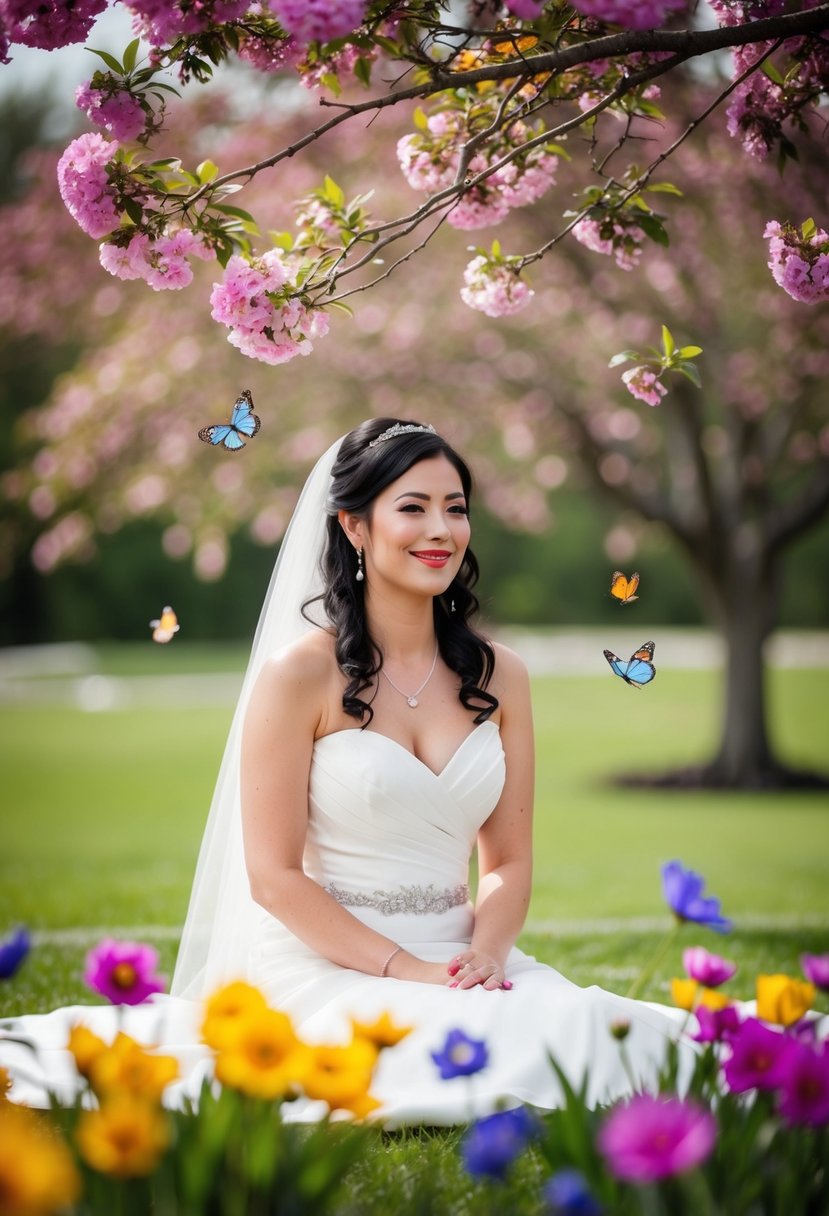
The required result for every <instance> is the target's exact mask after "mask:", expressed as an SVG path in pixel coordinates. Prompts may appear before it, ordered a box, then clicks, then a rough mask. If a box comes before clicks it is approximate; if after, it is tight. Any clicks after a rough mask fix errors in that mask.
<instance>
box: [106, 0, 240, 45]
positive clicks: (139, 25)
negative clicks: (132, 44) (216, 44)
mask: <svg viewBox="0 0 829 1216" xmlns="http://www.w3.org/2000/svg"><path fill="white" fill-rule="evenodd" d="M127 7H128V8H129V9H130V11H131V12H132V13H133V15H134V17H135V21H134V23H133V26H134V29H135V31H136V33H137V34H140V35H141V36H143V37H144V38H146V39H147V40H148V41H150V42H152V43H154V44H155V45H156V46H165V45H168V44H169V43H171V42H175V41H176V39H177V38H181V37H182V35H188V34H190V35H192V34H201V33H203V32H204V31H205V30H206V29H208V28H209V27H210V26H211V25H224V24H225V22H227V21H238V20H239V18H240V17H243V16H244V14H245V13H246V12H247V10H248V8H249V7H250V0H179V3H171V0H128V4H127Z"/></svg>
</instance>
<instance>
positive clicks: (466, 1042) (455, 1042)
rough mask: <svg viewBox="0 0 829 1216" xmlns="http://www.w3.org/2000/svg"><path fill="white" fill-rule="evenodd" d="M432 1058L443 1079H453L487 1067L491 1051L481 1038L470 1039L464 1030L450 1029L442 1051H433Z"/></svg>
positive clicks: (467, 1075)
mask: <svg viewBox="0 0 829 1216" xmlns="http://www.w3.org/2000/svg"><path fill="white" fill-rule="evenodd" d="M432 1059H433V1060H434V1061H435V1063H436V1064H437V1066H438V1068H439V1069H440V1076H441V1080H442V1081H451V1080H452V1079H453V1078H454V1077H471V1076H472V1074H473V1073H476V1072H480V1071H481V1069H482V1068H486V1065H487V1061H488V1060H489V1052H488V1051H487V1049H486V1043H484V1042H483V1041H482V1040H481V1039H470V1037H469V1035H467V1034H464V1032H463V1031H462V1030H450V1031H449V1033H448V1034H447V1036H446V1042H445V1043H444V1044H443V1049H442V1051H433V1052H432Z"/></svg>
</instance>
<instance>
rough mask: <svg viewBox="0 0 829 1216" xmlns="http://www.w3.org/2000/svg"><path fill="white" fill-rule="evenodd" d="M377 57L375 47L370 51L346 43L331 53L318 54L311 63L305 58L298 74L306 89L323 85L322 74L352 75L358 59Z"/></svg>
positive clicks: (340, 78) (340, 76) (341, 76)
mask: <svg viewBox="0 0 829 1216" xmlns="http://www.w3.org/2000/svg"><path fill="white" fill-rule="evenodd" d="M376 58H377V49H376V47H375V48H373V49H372V50H370V51H367V50H365V49H364V48H363V47H357V46H354V45H353V44H352V43H348V44H347V45H346V46H344V47H343V48H342V50H340V51H335V52H334V54H333V55H325V56H320V57H319V58H318V59H315V60H314V62H313V63H311V62H309V61H308V60H306V61H305V62H304V63H301V64H300V65H299V76H300V80H301V81H302V83H303V84H304V85H305V87H306V89H318V88H321V87H324V81H323V77H324V76H336V77H337V79H338V80H342V79H343V78H344V77H348V76H351V75H353V73H354V67H355V65H356V63H357V61H358V60H359V59H369V60H373V59H376Z"/></svg>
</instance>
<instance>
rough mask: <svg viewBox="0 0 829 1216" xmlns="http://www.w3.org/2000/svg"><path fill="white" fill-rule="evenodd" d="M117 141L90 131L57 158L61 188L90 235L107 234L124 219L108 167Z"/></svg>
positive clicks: (65, 200) (61, 191) (71, 211)
mask: <svg viewBox="0 0 829 1216" xmlns="http://www.w3.org/2000/svg"><path fill="white" fill-rule="evenodd" d="M117 151H118V144H117V143H112V142H110V141H109V140H106V139H104V137H103V135H98V134H96V133H94V132H89V133H88V134H86V135H80V136H79V137H78V138H77V139H73V140H72V142H71V144H70V145H69V147H68V148H67V149H66V151H65V152H64V153H63V155H62V156H61V158H60V160H59V161H58V188H59V190H60V196H61V198H62V199H63V201H64V203H65V205H66V209H67V210H68V212H69V214H70V215H71V216H72V218H73V219H74V220H75V221H76V222H77V223H78V224H79V225H80V227H81V228H83V230H84V232H86V233H88V234H89V236H91V237H95V238H97V237H101V236H107V235H108V234H109V233H110V232H112V231H113V230H114V229H115V228H117V227H118V225H119V223H120V222H121V217H120V216H119V214H118V211H117V209H116V206H115V199H116V195H115V191H114V190H113V189H112V187H111V185H110V179H109V171H108V166H109V164H110V162H111V161H112V158H113V157H114V156H115V153H116V152H117Z"/></svg>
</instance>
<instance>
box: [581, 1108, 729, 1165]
mask: <svg viewBox="0 0 829 1216" xmlns="http://www.w3.org/2000/svg"><path fill="white" fill-rule="evenodd" d="M716 1136H717V1124H716V1122H715V1120H714V1116H713V1115H712V1114H711V1113H710V1111H707V1110H704V1109H703V1108H702V1107H701V1106H700V1105H698V1103H696V1102H694V1101H692V1100H691V1099H687V1100H685V1101H683V1100H682V1099H681V1098H673V1097H667V1096H665V1095H660V1096H659V1097H655V1096H653V1095H651V1094H636V1095H635V1096H634V1097H633V1098H631V1099H630V1101H629V1102H625V1103H623V1104H622V1105H620V1106H616V1107H614V1109H613V1110H612V1111H611V1112H610V1114H609V1115H608V1117H607V1118H606V1119H605V1121H604V1123H603V1124H602V1127H601V1129H600V1131H599V1139H598V1145H599V1150H600V1152H601V1154H602V1156H603V1157H604V1158H605V1160H606V1161H607V1164H608V1166H609V1168H610V1170H611V1172H612V1173H613V1174H615V1176H616V1177H617V1178H623V1179H624V1180H625V1181H626V1182H634V1183H647V1182H656V1181H658V1180H659V1179H660V1178H669V1177H672V1176H673V1175H674V1174H683V1173H685V1172H686V1171H687V1170H692V1169H694V1167H695V1166H697V1165H701V1164H702V1162H703V1161H705V1160H706V1158H708V1157H709V1156H710V1155H711V1151H712V1149H713V1148H714V1142H715V1140H716Z"/></svg>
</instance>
